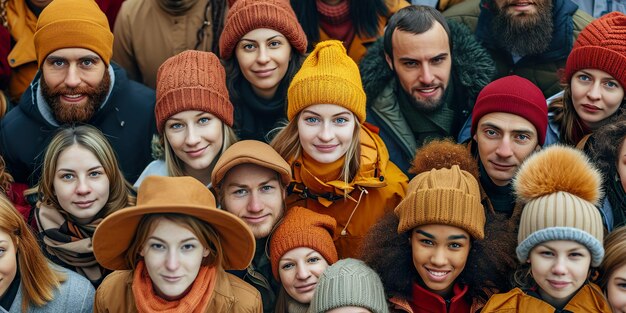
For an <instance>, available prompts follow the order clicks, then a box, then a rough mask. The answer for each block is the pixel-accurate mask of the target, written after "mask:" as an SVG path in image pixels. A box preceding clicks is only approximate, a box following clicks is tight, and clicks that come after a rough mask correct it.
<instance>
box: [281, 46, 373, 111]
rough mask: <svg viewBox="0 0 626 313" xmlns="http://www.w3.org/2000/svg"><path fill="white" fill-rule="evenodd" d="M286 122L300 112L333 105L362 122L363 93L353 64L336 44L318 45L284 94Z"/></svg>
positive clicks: (356, 69)
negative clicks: (346, 110)
mask: <svg viewBox="0 0 626 313" xmlns="http://www.w3.org/2000/svg"><path fill="white" fill-rule="evenodd" d="M287 103H288V106H287V118H288V119H289V120H290V121H291V120H293V118H294V117H295V116H296V115H297V114H298V113H299V112H300V111H302V110H303V109H304V108H306V107H308V106H310V105H315V104H336V105H339V106H342V107H345V108H346V109H348V110H350V111H351V112H352V113H354V115H355V116H356V117H357V118H358V120H359V122H361V123H362V122H364V121H365V92H364V91H363V85H362V83H361V74H359V68H358V67H357V65H356V63H354V61H353V60H352V58H350V57H349V56H348V55H347V54H346V48H345V47H344V46H343V44H342V43H341V42H340V41H337V40H327V41H322V42H320V43H318V44H317V45H316V46H315V49H314V50H313V52H311V54H309V56H308V57H307V58H306V60H305V61H304V63H303V64H302V67H301V68H300V70H299V71H298V73H296V75H295V76H294V78H293V80H292V81H291V85H290V86H289V90H288V91H287Z"/></svg>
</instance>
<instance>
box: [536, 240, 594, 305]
mask: <svg viewBox="0 0 626 313" xmlns="http://www.w3.org/2000/svg"><path fill="white" fill-rule="evenodd" d="M527 262H528V263H530V269H531V273H532V277H533V279H534V280H535V282H536V283H537V285H538V286H539V294H541V297H542V298H543V299H544V301H546V302H548V303H550V304H551V305H552V306H554V307H562V306H563V305H565V304H566V303H567V302H568V301H569V300H570V299H571V298H572V296H574V294H575V293H576V291H577V290H578V289H579V288H580V287H581V286H582V285H583V284H584V283H585V281H586V280H587V277H588V276H589V268H590V266H591V253H590V252H589V250H588V249H587V248H586V247H585V246H583V245H581V244H579V243H577V242H575V241H571V240H552V241H546V242H544V243H541V244H539V245H537V246H535V247H534V248H533V249H532V250H531V251H530V255H529V257H528V261H527Z"/></svg>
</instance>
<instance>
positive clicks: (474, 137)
mask: <svg viewBox="0 0 626 313" xmlns="http://www.w3.org/2000/svg"><path fill="white" fill-rule="evenodd" d="M472 138H473V139H474V141H476V142H478V139H476V138H477V136H476V134H474V136H473V137H472Z"/></svg>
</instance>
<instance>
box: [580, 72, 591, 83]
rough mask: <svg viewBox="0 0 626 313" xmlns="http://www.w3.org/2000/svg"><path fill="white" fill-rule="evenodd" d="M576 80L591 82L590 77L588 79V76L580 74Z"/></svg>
mask: <svg viewBox="0 0 626 313" xmlns="http://www.w3.org/2000/svg"><path fill="white" fill-rule="evenodd" d="M578 80H580V81H584V82H587V81H591V77H589V75H587V74H580V75H578Z"/></svg>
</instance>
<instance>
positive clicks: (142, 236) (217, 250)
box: [126, 213, 224, 270]
mask: <svg viewBox="0 0 626 313" xmlns="http://www.w3.org/2000/svg"><path fill="white" fill-rule="evenodd" d="M160 219H165V220H168V221H171V222H173V223H176V224H177V225H179V226H181V227H184V228H187V229H189V230H190V231H191V232H192V233H193V234H194V235H195V236H196V237H197V238H198V241H200V243H201V244H202V247H203V248H205V249H208V250H209V255H208V256H207V257H205V258H204V259H203V260H202V265H203V266H208V267H215V266H221V265H222V262H223V259H224V252H223V249H222V243H221V241H220V237H219V235H218V234H217V232H216V231H215V230H214V229H213V227H212V226H211V225H209V224H208V223H207V222H205V221H202V220H200V219H198V218H196V217H193V216H190V215H185V214H178V213H155V214H148V215H145V216H144V217H142V218H141V221H139V225H138V226H137V231H136V232H135V238H134V239H133V241H132V242H131V244H130V246H129V247H128V252H127V253H126V262H127V265H129V266H130V268H132V269H133V270H135V268H136V267H137V263H138V262H139V260H140V259H141V256H140V255H139V252H140V251H141V249H142V248H143V246H144V244H145V243H146V241H147V240H148V237H149V236H150V234H151V233H152V231H153V230H154V228H155V227H156V225H157V222H158V221H159V220H160Z"/></svg>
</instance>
